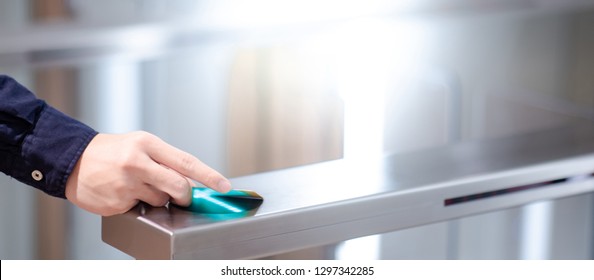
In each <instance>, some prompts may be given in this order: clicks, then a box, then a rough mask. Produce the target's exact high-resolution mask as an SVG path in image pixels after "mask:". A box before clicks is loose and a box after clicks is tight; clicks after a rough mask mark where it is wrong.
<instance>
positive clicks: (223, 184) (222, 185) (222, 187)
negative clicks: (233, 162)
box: [217, 180, 231, 193]
mask: <svg viewBox="0 0 594 280" xmlns="http://www.w3.org/2000/svg"><path fill="white" fill-rule="evenodd" d="M230 190H231V183H230V182H229V181H227V180H221V181H219V183H218V184H217V191H218V192H222V193H226V192H228V191H230Z"/></svg>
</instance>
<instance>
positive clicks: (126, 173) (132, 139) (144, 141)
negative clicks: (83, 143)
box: [66, 132, 231, 216]
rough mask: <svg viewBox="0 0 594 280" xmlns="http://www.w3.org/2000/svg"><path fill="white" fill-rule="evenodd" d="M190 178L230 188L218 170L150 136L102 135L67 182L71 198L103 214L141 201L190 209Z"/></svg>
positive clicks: (218, 186) (135, 133)
mask: <svg viewBox="0 0 594 280" xmlns="http://www.w3.org/2000/svg"><path fill="white" fill-rule="evenodd" d="M190 179H193V180H196V181H198V182H200V183H202V184H204V185H205V186H207V187H209V188H212V189H214V190H216V191H219V192H227V191H229V190H231V184H230V183H229V180H227V179H226V178H225V177H223V176H222V175H221V174H219V173H218V172H217V171H215V170H213V169H212V168H210V167H208V166H207V165H205V164H204V163H202V162H201V161H200V160H198V159H197V158H195V157H194V156H192V155H190V154H188V153H186V152H183V151H181V150H179V149H177V148H175V147H173V146H171V145H169V144H167V143H165V142H164V141H162V140H161V139H159V138H158V137H156V136H154V135H152V134H150V133H147V132H132V133H128V134H121V135H110V134H98V135H97V136H95V138H94V139H93V140H92V141H91V142H90V143H89V145H88V146H87V148H86V150H85V151H84V152H83V154H82V156H81V157H80V159H79V160H78V163H77V164H76V166H75V167H74V170H73V171H72V174H71V175H70V177H69V178H68V181H67V183H66V198H67V199H68V200H70V201H71V202H72V203H74V204H75V205H76V206H78V207H80V208H82V209H85V210H87V211H89V212H92V213H95V214H99V215H102V216H110V215H115V214H121V213H124V212H126V211H128V210H130V208H132V207H134V205H136V204H137V203H138V201H144V202H146V203H148V204H150V205H152V206H164V205H165V204H167V202H169V201H171V202H173V203H175V204H178V205H181V206H187V205H189V204H190V202H191V187H192V185H193V183H192V182H191V180H190Z"/></svg>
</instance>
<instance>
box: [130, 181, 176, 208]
mask: <svg viewBox="0 0 594 280" xmlns="http://www.w3.org/2000/svg"><path fill="white" fill-rule="evenodd" d="M169 198H170V197H169V195H168V194H167V193H165V192H162V191H160V190H158V189H157V188H155V187H154V186H151V185H148V184H143V186H141V187H140V189H139V190H138V199H139V200H142V201H144V202H146V203H148V204H150V205H152V206H155V207H161V206H165V205H166V204H167V202H169Z"/></svg>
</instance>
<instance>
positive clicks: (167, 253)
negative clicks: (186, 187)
mask: <svg viewBox="0 0 594 280" xmlns="http://www.w3.org/2000/svg"><path fill="white" fill-rule="evenodd" d="M593 169H594V127H593V126H592V125H591V124H584V125H575V126H569V127H564V128H558V129H554V130H547V131H540V132H534V133H530V134H525V135H522V136H515V137H510V138H499V139H494V140H488V141H482V142H470V143H462V144H458V145H452V146H445V147H443V148H439V149H433V150H429V151H422V152H418V153H409V154H395V155H391V156H387V157H385V158H384V159H383V160H381V161H378V162H351V161H347V160H337V161H332V162H326V163H320V164H314V165H309V166H304V167H298V168H291V169H286V170H280V171H274V172H268V173H262V174H257V175H251V176H246V177H241V178H236V179H234V180H233V185H234V186H235V187H238V188H250V189H253V190H256V191H257V192H258V193H260V194H261V195H262V196H263V197H266V201H265V202H264V203H263V204H262V206H260V208H259V210H258V213H256V215H254V216H251V217H245V218H241V219H236V220H227V221H213V220H211V219H208V218H206V217H202V216H200V215H196V214H193V213H191V212H188V211H183V210H181V209H177V208H175V207H172V208H169V209H167V208H150V207H146V206H138V207H136V208H134V209H133V210H131V211H130V212H128V213H126V214H123V215H118V216H114V217H105V218H103V221H102V222H103V229H102V234H103V240H104V241H105V242H107V243H108V244H110V245H112V246H114V247H116V248H118V249H120V250H122V251H123V252H125V253H127V254H130V255H131V256H133V257H135V258H141V259H144V258H163V259H169V258H173V259H239V258H259V257H264V256H270V255H274V254H279V253H283V252H289V251H293V250H299V249H304V248H309V247H313V246H319V245H324V244H332V243H335V242H338V241H342V240H348V239H352V238H356V237H361V236H367V235H371V234H376V233H382V232H388V231H394V230H399V229H404V228H409V227H414V226H419V225H423V224H429V223H435V222H440V221H445V220H449V219H454V218H459V217H463V216H468V215H473V214H478V213H484V212H488V211H495V210H500V209H505V208H509V207H515V206H520V205H525V204H529V203H531V202H534V201H540V200H547V199H554V198H560V197H565V196H572V195H577V194H581V193H586V192H591V191H594V178H592V177H588V178H585V179H583V180H579V181H572V180H568V181H565V182H561V183H559V184H558V185H557V186H556V187H554V188H553V187H551V188H536V189H531V190H526V191H521V192H515V193H509V194H507V195H503V196H494V197H490V198H486V199H480V200H475V201H472V202H468V203H462V204H456V205H451V206H447V207H446V206H444V200H445V199H447V198H452V197H460V196H465V195H470V194H474V193H483V192H489V191H493V190H498V189H501V188H509V187H513V186H521V185H529V184H533V183H538V182H544V181H548V180H555V179H557V178H567V177H573V176H575V175H580V174H591V173H592V172H593V171H594V170H593ZM345 186H349V187H345ZM352 186H357V187H356V188H355V187H352Z"/></svg>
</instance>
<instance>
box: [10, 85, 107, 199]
mask: <svg viewBox="0 0 594 280" xmlns="http://www.w3.org/2000/svg"><path fill="white" fill-rule="evenodd" d="M95 135H97V132H96V131H95V130H93V129H92V128H90V127H88V126H86V125H85V124H83V123H81V122H79V121H77V120H74V119H72V118H70V117H68V116H66V115H65V114H63V113H61V112H59V111H58V110H56V109H54V108H53V107H51V106H49V105H47V104H46V103H45V102H44V101H43V100H40V99H37V98H36V97H35V96H34V95H33V93H31V92H30V91H29V90H27V89H26V88H25V87H23V86H22V85H20V84H19V83H17V82H16V81H15V80H14V79H12V78H10V77H7V76H4V75H0V171H2V172H3V173H5V174H7V175H8V176H11V177H13V178H15V179H17V180H19V181H21V182H23V183H25V184H28V185H31V186H33V187H35V188H37V189H40V190H42V191H44V192H46V193H47V194H49V195H52V196H56V197H61V198H64V197H65V194H64V190H65V187H66V181H67V180H68V176H70V173H71V172H72V169H73V168H74V166H75V165H76V163H77V162H78V159H79V158H80V156H81V154H82V153H83V151H84V150H85V148H86V147H87V145H88V144H89V142H91V140H92V139H93V137H95Z"/></svg>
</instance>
